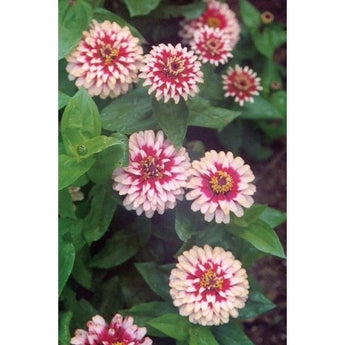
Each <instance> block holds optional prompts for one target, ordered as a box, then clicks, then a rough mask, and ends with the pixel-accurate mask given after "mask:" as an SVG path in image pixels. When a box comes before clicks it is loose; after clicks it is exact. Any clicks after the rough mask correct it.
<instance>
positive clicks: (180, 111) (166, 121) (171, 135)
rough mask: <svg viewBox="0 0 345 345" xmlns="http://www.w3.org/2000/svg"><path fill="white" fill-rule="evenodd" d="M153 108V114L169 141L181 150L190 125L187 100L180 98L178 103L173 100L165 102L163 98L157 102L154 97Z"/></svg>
mask: <svg viewBox="0 0 345 345" xmlns="http://www.w3.org/2000/svg"><path fill="white" fill-rule="evenodd" d="M152 109H153V115H154V116H155V118H156V119H157V121H158V123H159V125H160V126H161V128H162V129H163V131H164V133H165V134H166V136H167V137H168V139H169V141H170V142H171V143H172V144H173V145H174V147H175V149H176V150H179V149H180V148H181V146H182V143H183V140H184V137H185V135H186V132H187V126H188V115H189V110H188V108H187V106H186V102H185V101H184V100H183V99H180V101H179V102H178V104H175V103H174V101H173V100H169V102H167V103H163V101H162V100H161V101H159V102H157V101H156V99H155V98H153V99H152Z"/></svg>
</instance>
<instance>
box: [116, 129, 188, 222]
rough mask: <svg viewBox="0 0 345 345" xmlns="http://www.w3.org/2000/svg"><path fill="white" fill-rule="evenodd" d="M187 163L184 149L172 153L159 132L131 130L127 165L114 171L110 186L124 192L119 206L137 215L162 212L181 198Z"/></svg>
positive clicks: (167, 142) (147, 215)
mask: <svg viewBox="0 0 345 345" xmlns="http://www.w3.org/2000/svg"><path fill="white" fill-rule="evenodd" d="M190 166H191V165H190V159H189V156H188V153H187V152H186V149H185V148H184V147H182V148H181V149H180V150H179V151H178V152H176V150H175V148H174V146H173V145H172V144H171V143H170V142H169V141H168V140H164V135H163V132H162V131H159V132H158V133H157V135H155V134H154V132H153V131H152V130H148V131H141V132H139V133H134V134H132V135H131V136H130V138H129V164H128V166H127V167H126V168H119V169H116V170H115V171H114V173H113V180H114V184H113V189H115V190H117V191H119V194H120V195H126V197H125V199H124V200H123V205H124V206H125V207H126V209H127V210H135V211H136V213H137V215H141V214H142V213H143V212H145V216H146V217H148V218H151V217H152V216H153V214H154V212H155V211H157V212H158V213H159V214H163V213H164V211H165V209H173V208H174V207H175V206H176V200H182V199H183V194H184V188H185V187H186V181H187V179H188V177H189V174H190V172H189V171H190Z"/></svg>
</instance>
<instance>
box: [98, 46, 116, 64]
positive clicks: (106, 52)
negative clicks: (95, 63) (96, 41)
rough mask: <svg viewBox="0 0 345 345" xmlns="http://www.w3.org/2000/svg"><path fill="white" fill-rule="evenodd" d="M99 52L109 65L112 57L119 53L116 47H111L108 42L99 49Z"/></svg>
mask: <svg viewBox="0 0 345 345" xmlns="http://www.w3.org/2000/svg"><path fill="white" fill-rule="evenodd" d="M100 53H101V56H102V58H103V59H104V63H105V64H106V65H109V64H110V63H111V62H112V61H113V58H114V57H117V56H118V55H119V51H118V50H117V49H116V48H112V46H111V45H110V44H106V45H105V46H103V47H102V48H101V49H100Z"/></svg>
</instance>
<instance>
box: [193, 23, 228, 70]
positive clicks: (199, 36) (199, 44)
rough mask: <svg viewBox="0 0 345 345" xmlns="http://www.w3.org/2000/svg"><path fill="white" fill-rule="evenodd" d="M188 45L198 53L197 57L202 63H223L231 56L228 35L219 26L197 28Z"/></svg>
mask: <svg viewBox="0 0 345 345" xmlns="http://www.w3.org/2000/svg"><path fill="white" fill-rule="evenodd" d="M190 47H191V49H192V50H194V51H195V52H196V54H198V55H199V59H200V60H201V62H203V63H206V62H209V63H211V64H213V65H216V66H218V64H222V65H224V64H225V63H227V62H228V58H229V57H232V54H231V51H232V47H231V45H230V36H229V35H228V34H226V33H225V32H223V31H222V30H220V29H219V28H216V29H214V28H211V27H209V26H205V27H203V28H201V29H199V30H197V31H196V32H195V34H194V38H193V40H192V42H191V43H190Z"/></svg>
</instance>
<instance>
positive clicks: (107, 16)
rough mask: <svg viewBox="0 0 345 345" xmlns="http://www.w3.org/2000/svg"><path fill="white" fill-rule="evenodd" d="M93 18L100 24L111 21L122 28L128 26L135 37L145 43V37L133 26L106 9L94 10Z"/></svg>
mask: <svg viewBox="0 0 345 345" xmlns="http://www.w3.org/2000/svg"><path fill="white" fill-rule="evenodd" d="M93 17H94V18H95V19H96V20H97V21H98V22H100V23H101V22H104V21H105V20H109V21H111V22H115V23H117V24H119V25H120V26H121V27H124V26H127V27H128V28H129V30H130V31H131V33H132V35H133V36H135V37H138V38H139V39H140V40H141V41H143V42H144V41H145V39H144V37H143V36H142V35H141V33H140V32H139V31H138V30H137V29H136V28H135V27H134V26H133V25H131V24H129V23H128V22H126V21H125V20H124V19H122V18H121V17H119V16H117V15H116V14H115V13H113V12H110V11H108V10H106V9H105V8H96V9H95V10H94V13H93Z"/></svg>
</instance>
